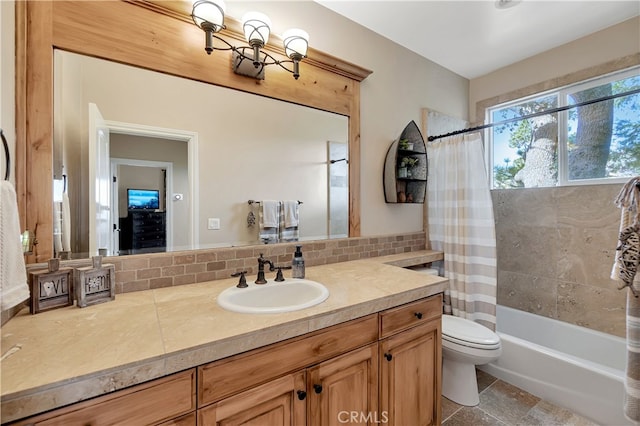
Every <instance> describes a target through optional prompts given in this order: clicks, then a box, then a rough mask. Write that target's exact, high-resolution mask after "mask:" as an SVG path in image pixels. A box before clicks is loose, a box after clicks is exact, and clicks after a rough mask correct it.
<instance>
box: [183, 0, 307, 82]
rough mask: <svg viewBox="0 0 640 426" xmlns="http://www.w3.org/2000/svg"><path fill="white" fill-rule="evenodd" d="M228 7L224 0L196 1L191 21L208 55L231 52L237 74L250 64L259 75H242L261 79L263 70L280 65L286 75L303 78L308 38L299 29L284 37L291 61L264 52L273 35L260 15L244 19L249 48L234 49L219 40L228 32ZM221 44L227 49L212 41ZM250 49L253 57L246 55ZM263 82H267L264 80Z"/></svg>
mask: <svg viewBox="0 0 640 426" xmlns="http://www.w3.org/2000/svg"><path fill="white" fill-rule="evenodd" d="M224 13H225V4H224V0H193V10H192V12H191V17H192V19H193V23H194V24H196V26H198V27H199V28H200V29H202V30H203V31H204V33H205V48H204V49H205V51H206V52H207V54H211V52H212V51H214V50H232V51H233V52H234V71H235V72H238V68H240V64H242V62H243V61H245V60H249V61H251V62H252V63H253V66H254V68H255V69H256V70H257V71H258V72H257V73H256V74H254V73H247V71H246V69H245V70H243V71H241V72H240V73H241V74H244V75H251V76H254V77H256V76H258V75H262V69H263V68H264V67H265V66H267V65H279V66H280V67H281V68H283V69H284V70H286V71H289V72H290V73H292V74H293V77H294V78H295V79H296V80H297V79H298V77H300V61H302V60H303V59H304V58H306V57H307V48H308V46H309V34H307V33H306V32H305V31H303V30H300V29H291V30H287V31H286V32H285V33H284V35H283V43H284V50H285V54H286V56H287V57H288V58H289V59H288V60H283V61H280V60H278V59H276V58H274V57H273V56H272V55H270V54H269V53H267V52H265V51H263V50H262V48H263V47H264V46H265V45H266V44H267V41H268V40H269V35H270V32H271V29H270V27H271V20H269V18H268V17H267V16H266V15H264V14H262V13H260V12H248V13H246V14H245V16H244V18H243V25H242V27H243V31H244V36H245V39H246V40H247V43H248V44H249V46H243V47H235V46H233V45H232V44H230V43H229V42H228V41H226V40H225V39H223V38H221V37H218V36H217V35H216V33H217V32H219V31H221V30H223V29H225V28H226V27H225V25H224ZM214 38H215V39H217V40H220V41H221V42H222V43H224V45H225V47H216V46H214V45H213V39H214ZM246 49H250V50H251V52H252V53H251V55H249V54H245V50H246ZM287 63H292V64H293V69H289V68H288V67H287V66H285V65H284V64H287ZM261 78H264V77H263V76H262V77H261Z"/></svg>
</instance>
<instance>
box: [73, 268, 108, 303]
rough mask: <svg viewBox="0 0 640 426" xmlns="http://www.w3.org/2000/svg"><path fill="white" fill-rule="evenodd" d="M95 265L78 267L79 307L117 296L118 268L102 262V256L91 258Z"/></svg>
mask: <svg viewBox="0 0 640 426" xmlns="http://www.w3.org/2000/svg"><path fill="white" fill-rule="evenodd" d="M91 260H92V262H93V265H92V266H87V267H84V268H77V269H76V273H75V289H76V299H77V301H78V302H77V303H78V307H79V308H84V307H87V306H89V305H95V304H97V303H103V302H108V301H110V300H114V299H115V298H116V268H115V266H114V265H113V264H110V263H105V264H104V265H103V264H102V256H93V257H92V258H91Z"/></svg>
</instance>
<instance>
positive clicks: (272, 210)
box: [258, 201, 280, 244]
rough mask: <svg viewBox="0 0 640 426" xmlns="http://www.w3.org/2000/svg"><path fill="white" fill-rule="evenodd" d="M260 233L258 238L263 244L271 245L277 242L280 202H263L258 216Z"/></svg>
mask: <svg viewBox="0 0 640 426" xmlns="http://www.w3.org/2000/svg"><path fill="white" fill-rule="evenodd" d="M258 221H259V227H260V233H259V236H258V238H260V241H261V242H263V243H264V244H273V243H277V242H278V241H279V225H280V202H279V201H263V202H262V208H261V209H260V211H259V214H258Z"/></svg>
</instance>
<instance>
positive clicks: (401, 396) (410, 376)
mask: <svg viewBox="0 0 640 426" xmlns="http://www.w3.org/2000/svg"><path fill="white" fill-rule="evenodd" d="M441 315H442V297H441V296H440V295H438V296H434V297H431V298H429V299H424V300H420V301H417V302H414V303H410V304H408V305H404V306H400V307H398V308H395V309H391V310H389V311H386V312H383V313H381V314H380V334H381V337H383V338H382V339H381V340H380V345H379V350H380V371H379V374H380V413H381V415H382V416H383V417H384V419H385V420H387V422H388V424H390V425H408V424H411V425H439V424H440V422H441V407H440V402H441V398H440V395H441V376H442V373H441V372H442V349H441V348H442V343H441V342H442V341H441V339H442V335H441V333H442V325H441Z"/></svg>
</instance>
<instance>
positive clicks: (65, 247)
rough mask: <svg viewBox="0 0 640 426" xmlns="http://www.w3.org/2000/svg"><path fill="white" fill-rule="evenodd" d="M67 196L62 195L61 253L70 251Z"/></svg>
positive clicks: (69, 214) (69, 216) (69, 215)
mask: <svg viewBox="0 0 640 426" xmlns="http://www.w3.org/2000/svg"><path fill="white" fill-rule="evenodd" d="M70 210H71V209H70V208H69V195H67V193H66V192H63V193H62V229H61V234H62V251H71V213H70Z"/></svg>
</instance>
